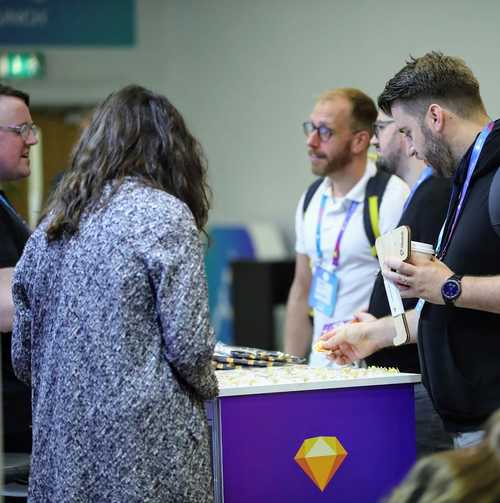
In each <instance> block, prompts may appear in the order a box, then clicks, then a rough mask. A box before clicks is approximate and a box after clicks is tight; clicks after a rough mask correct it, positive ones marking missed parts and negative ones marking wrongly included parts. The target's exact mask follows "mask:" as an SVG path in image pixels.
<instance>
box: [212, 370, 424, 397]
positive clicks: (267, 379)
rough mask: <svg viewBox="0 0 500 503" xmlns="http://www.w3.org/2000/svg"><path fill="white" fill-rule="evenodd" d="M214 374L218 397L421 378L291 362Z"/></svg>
mask: <svg viewBox="0 0 500 503" xmlns="http://www.w3.org/2000/svg"><path fill="white" fill-rule="evenodd" d="M216 375H217V378H218V381H219V388H220V392H219V396H220V397H225V396H239V395H259V394H266V393H286V392H291V391H307V390H319V389H335V388H353V387H361V386H382V385H388V384H409V383H419V382H420V374H405V373H402V372H399V371H397V370H396V369H384V368H379V367H370V368H368V369H356V368H351V367H345V368H340V369H327V368H312V367H308V366H307V365H291V366H286V367H269V368H250V369H236V370H221V371H217V372H216Z"/></svg>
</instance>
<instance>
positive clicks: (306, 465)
mask: <svg viewBox="0 0 500 503" xmlns="http://www.w3.org/2000/svg"><path fill="white" fill-rule="evenodd" d="M346 456H347V451H346V450H345V449H344V447H343V446H342V444H341V443H340V442H339V441H338V440H337V437H313V438H306V439H305V440H304V442H302V445H301V446H300V449H299V450H298V451H297V454H295V458H294V459H295V461H296V462H297V464H298V465H299V466H300V467H301V468H302V470H304V472H305V473H306V474H307V476H308V477H309V478H310V479H311V480H312V481H313V482H314V483H315V484H316V485H317V486H318V487H319V489H320V491H324V490H325V487H326V486H327V485H328V483H329V482H330V480H332V477H333V476H334V475H335V472H336V471H337V470H338V469H339V467H340V465H341V464H342V463H343V462H344V459H345V457H346Z"/></svg>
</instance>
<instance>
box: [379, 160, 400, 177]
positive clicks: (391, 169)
mask: <svg viewBox="0 0 500 503" xmlns="http://www.w3.org/2000/svg"><path fill="white" fill-rule="evenodd" d="M375 166H377V169H379V170H381V171H385V172H386V173H389V174H390V175H394V174H396V165H395V164H394V163H391V162H390V161H389V160H388V159H386V158H385V157H380V156H378V157H377V160H376V161H375Z"/></svg>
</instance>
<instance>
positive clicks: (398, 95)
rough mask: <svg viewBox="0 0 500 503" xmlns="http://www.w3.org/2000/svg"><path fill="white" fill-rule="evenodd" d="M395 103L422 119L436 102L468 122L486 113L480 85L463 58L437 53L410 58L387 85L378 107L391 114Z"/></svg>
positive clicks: (379, 99)
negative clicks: (477, 115) (429, 107)
mask: <svg viewBox="0 0 500 503" xmlns="http://www.w3.org/2000/svg"><path fill="white" fill-rule="evenodd" d="M396 101H398V102H401V103H402V104H403V105H404V106H406V108H407V109H410V110H411V111H412V112H414V113H415V114H416V115H417V116H418V117H420V118H422V117H423V115H424V114H425V112H426V111H427V108H428V106H429V105H430V104H431V103H433V102H435V103H438V104H441V105H443V106H444V107H446V108H448V109H449V110H450V111H452V112H454V113H456V114H457V115H458V116H460V117H462V118H465V119H470V118H473V117H474V116H475V115H476V114H477V113H478V112H481V113H484V114H485V113H486V111H485V109H484V104H483V101H482V99H481V95H480V93H479V82H478V80H477V79H476V77H475V76H474V74H473V73H472V71H471V69H470V68H469V67H468V66H467V65H466V64H465V62H464V61H463V60H462V59H460V58H455V57H452V56H445V55H444V54H443V53H441V52H435V51H433V52H429V53H427V54H425V55H424V56H422V57H420V58H413V57H411V58H410V59H409V60H408V61H407V62H406V65H405V66H404V67H403V68H402V69H401V70H400V71H399V72H398V73H396V75H395V76H394V77H392V79H390V80H389V81H388V82H387V84H386V85H385V88H384V90H383V91H382V94H381V95H380V96H379V97H378V106H379V107H380V108H381V109H382V110H383V111H384V113H386V114H388V115H391V106H392V104H393V103H394V102H396Z"/></svg>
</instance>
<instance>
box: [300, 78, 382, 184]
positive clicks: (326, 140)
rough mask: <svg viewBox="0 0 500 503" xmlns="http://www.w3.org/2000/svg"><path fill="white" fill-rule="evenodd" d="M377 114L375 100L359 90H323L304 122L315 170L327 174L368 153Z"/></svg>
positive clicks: (310, 157)
mask: <svg viewBox="0 0 500 503" xmlns="http://www.w3.org/2000/svg"><path fill="white" fill-rule="evenodd" d="M376 117H377V110H376V108H375V104H374V103H373V100H372V99H371V98H370V97H369V96H367V95H366V94H364V93H363V92H361V91H359V90H357V89H350V88H340V89H334V90H332V91H327V92H325V93H323V94H322V95H321V96H320V97H319V99H318V101H317V103H316V105H315V107H314V109H313V112H312V113H311V116H310V119H309V121H307V122H305V123H304V133H305V134H306V137H307V148H308V154H309V159H310V160H311V166H312V171H313V173H314V174H316V175H319V176H328V175H330V174H332V173H336V172H340V171H342V170H343V169H344V168H345V167H346V166H347V165H349V164H350V163H351V162H352V160H353V159H354V158H357V157H360V156H366V153H367V151H368V146H369V143H370V137H371V136H372V134H373V123H374V122H375V119H376Z"/></svg>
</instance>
